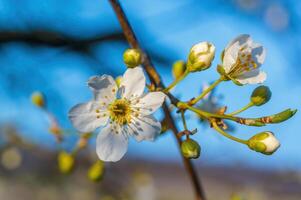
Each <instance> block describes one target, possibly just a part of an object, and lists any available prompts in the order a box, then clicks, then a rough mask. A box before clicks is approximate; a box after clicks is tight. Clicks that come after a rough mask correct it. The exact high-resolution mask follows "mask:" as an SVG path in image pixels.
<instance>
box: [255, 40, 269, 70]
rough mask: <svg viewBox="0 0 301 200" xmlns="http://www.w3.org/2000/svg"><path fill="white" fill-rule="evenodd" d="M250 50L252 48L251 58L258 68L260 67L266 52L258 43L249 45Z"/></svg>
mask: <svg viewBox="0 0 301 200" xmlns="http://www.w3.org/2000/svg"><path fill="white" fill-rule="evenodd" d="M251 48H252V58H253V60H254V61H255V62H256V64H257V65H258V67H259V66H260V65H262V64H263V62H264V60H265V56H266V50H265V48H264V47H263V46H262V45H261V44H258V43H253V44H252V45H251Z"/></svg>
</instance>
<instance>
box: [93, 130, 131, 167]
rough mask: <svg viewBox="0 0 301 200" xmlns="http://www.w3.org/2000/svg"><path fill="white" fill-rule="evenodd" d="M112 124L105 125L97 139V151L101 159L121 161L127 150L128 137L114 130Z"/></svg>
mask: <svg viewBox="0 0 301 200" xmlns="http://www.w3.org/2000/svg"><path fill="white" fill-rule="evenodd" d="M112 130H113V129H112V125H111V124H109V125H108V126H106V127H104V128H103V129H102V130H101V131H100V133H99V134H98V136H97V139H96V153H97V156H98V158H99V159H100V160H102V161H106V162H116V161H119V160H120V159H121V158H122V157H123V156H124V154H125V153H126V151H127V148H128V138H127V136H126V135H125V134H123V133H122V132H119V133H116V132H114V131H112Z"/></svg>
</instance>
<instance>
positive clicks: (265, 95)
mask: <svg viewBox="0 0 301 200" xmlns="http://www.w3.org/2000/svg"><path fill="white" fill-rule="evenodd" d="M271 96H272V92H271V90H270V89H269V87H267V86H264V85H261V86H259V87H257V88H255V90H254V91H253V92H252V95H251V97H250V100H251V102H252V103H253V104H254V105H255V106H261V105H263V104H265V103H267V102H268V101H269V100H270V99H271Z"/></svg>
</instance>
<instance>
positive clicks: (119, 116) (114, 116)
mask: <svg viewBox="0 0 301 200" xmlns="http://www.w3.org/2000/svg"><path fill="white" fill-rule="evenodd" d="M109 114H110V118H111V120H112V121H114V122H116V123H117V124H120V125H124V124H128V123H130V122H131V114H132V109H131V106H130V103H129V101H127V100H125V99H116V100H115V101H114V102H113V103H112V104H111V105H110V106H109Z"/></svg>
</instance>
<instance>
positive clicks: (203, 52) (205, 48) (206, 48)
mask: <svg viewBox="0 0 301 200" xmlns="http://www.w3.org/2000/svg"><path fill="white" fill-rule="evenodd" d="M214 55H215V46H214V45H213V44H211V43H209V42H201V43H198V44H196V45H194V46H193V47H192V48H191V49H190V53H189V56H188V62H187V68H188V70H189V71H190V72H196V71H202V70H205V69H208V68H209V67H210V65H211V62H212V60H213V59H214Z"/></svg>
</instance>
